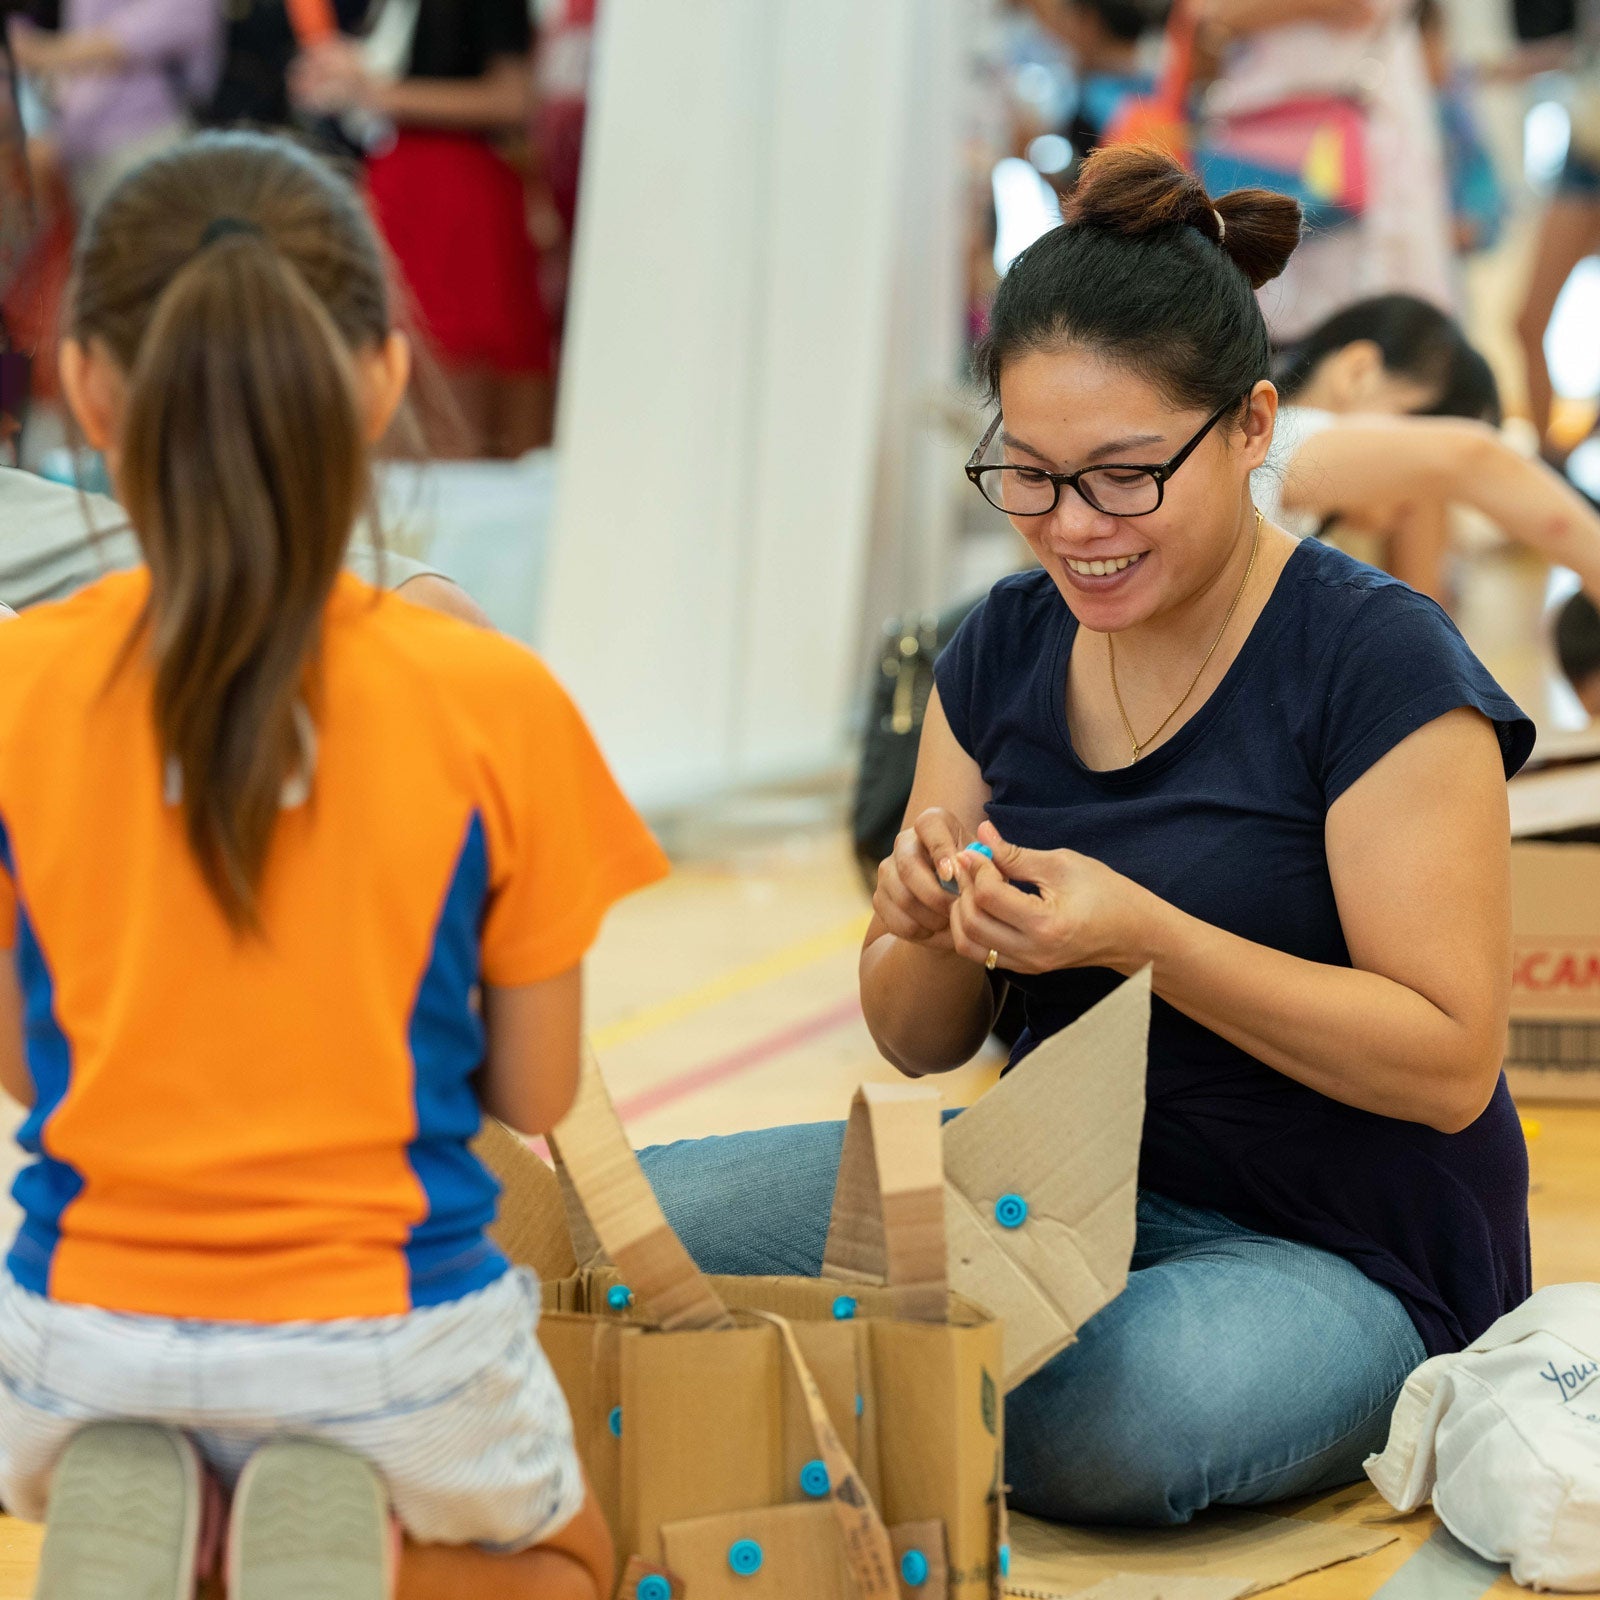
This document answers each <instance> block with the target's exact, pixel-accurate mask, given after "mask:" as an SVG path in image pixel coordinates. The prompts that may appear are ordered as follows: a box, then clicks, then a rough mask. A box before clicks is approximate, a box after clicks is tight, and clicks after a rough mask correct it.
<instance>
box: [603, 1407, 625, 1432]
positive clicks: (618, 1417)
mask: <svg viewBox="0 0 1600 1600" xmlns="http://www.w3.org/2000/svg"><path fill="white" fill-rule="evenodd" d="M606 1426H607V1427H608V1428H609V1429H610V1430H611V1433H612V1436H613V1437H614V1438H617V1439H620V1438H621V1437H622V1407H621V1406H612V1408H611V1415H610V1416H609V1417H607V1418H606Z"/></svg>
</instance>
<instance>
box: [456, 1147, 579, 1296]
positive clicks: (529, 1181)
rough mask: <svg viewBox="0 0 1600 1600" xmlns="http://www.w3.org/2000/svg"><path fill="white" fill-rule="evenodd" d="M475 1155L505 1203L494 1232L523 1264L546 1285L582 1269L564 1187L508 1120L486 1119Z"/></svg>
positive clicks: (491, 1233) (512, 1257)
mask: <svg viewBox="0 0 1600 1600" xmlns="http://www.w3.org/2000/svg"><path fill="white" fill-rule="evenodd" d="M472 1153H473V1154H474V1155H475V1156H477V1158H478V1159H479V1160H480V1161H481V1162H482V1163H483V1164H484V1166H485V1167H487V1168H488V1169H489V1171H490V1172H491V1173H492V1174H493V1175H494V1178H495V1180H496V1181H497V1182H498V1183H499V1185H500V1205H499V1210H498V1212H497V1214H496V1217H495V1220H494V1223H493V1225H492V1226H491V1227H490V1229H489V1236H490V1238H492V1239H493V1240H494V1242H495V1243H496V1244H497V1245H499V1246H500V1248H501V1249H502V1250H503V1251H504V1252H505V1253H506V1255H507V1257H509V1259H510V1260H511V1261H512V1262H514V1263H515V1264H516V1265H517V1266H519V1267H531V1268H532V1269H533V1270H534V1271H535V1272H536V1273H537V1274H538V1275H539V1277H540V1279H541V1280H542V1281H544V1282H545V1283H552V1282H554V1281H555V1280H557V1279H559V1278H565V1277H569V1276H570V1275H571V1274H572V1273H573V1272H575V1271H576V1270H577V1265H578V1263H577V1257H576V1255H575V1254H574V1253H573V1249H572V1238H571V1235H570V1234H569V1233H568V1232H567V1224H566V1220H565V1216H564V1214H563V1210H562V1205H561V1185H560V1183H559V1181H558V1180H557V1178H556V1175H555V1173H553V1172H552V1171H551V1170H550V1168H549V1167H547V1166H546V1165H545V1164H544V1162H542V1161H541V1160H540V1159H539V1158H538V1156H536V1155H535V1154H534V1153H533V1151H531V1150H530V1149H529V1148H528V1146H527V1145H526V1144H525V1143H524V1142H523V1140H522V1138H521V1137H520V1135H518V1134H515V1133H513V1132H512V1131H511V1129H510V1128H508V1127H506V1125H505V1124H504V1123H503V1122H496V1121H495V1120H494V1119H493V1118H492V1117H485V1118H484V1119H483V1128H482V1129H481V1131H480V1132H479V1134H478V1137H477V1138H476V1139H474V1140H473V1141H472Z"/></svg>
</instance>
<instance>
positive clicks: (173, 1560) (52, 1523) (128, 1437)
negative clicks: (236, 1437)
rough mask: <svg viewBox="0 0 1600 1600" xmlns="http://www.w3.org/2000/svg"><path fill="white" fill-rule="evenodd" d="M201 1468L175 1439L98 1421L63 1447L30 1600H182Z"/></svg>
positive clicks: (190, 1575)
mask: <svg viewBox="0 0 1600 1600" xmlns="http://www.w3.org/2000/svg"><path fill="white" fill-rule="evenodd" d="M200 1484H201V1468H200V1458H199V1456H198V1455H197V1454H196V1453H195V1448H194V1446H193V1445H192V1444H190V1442H189V1441H188V1440H187V1439H185V1438H184V1437H183V1435H182V1434H179V1433H174V1432H172V1431H171V1430H170V1429H167V1428H158V1427H154V1426H152V1425H150V1424H146V1423H132V1422H102V1423H96V1424H94V1425H93V1426H91V1427H88V1428H85V1429H84V1430H83V1431H82V1432H81V1433H79V1434H77V1435H76V1436H75V1437H74V1438H73V1439H72V1441H71V1443H70V1444H68V1446H67V1448H66V1451H65V1453H64V1454H63V1455H62V1457H61V1461H60V1464H59V1465H58V1466H57V1467H56V1470H55V1475H54V1478H53V1480H52V1482H51V1485H50V1513H49V1520H48V1523H47V1525H46V1530H45V1537H44V1548H43V1550H42V1551H41V1553H40V1558H39V1575H38V1579H37V1581H36V1583H35V1586H34V1591H33V1593H34V1600H189V1597H190V1596H191V1595H193V1593H194V1563H195V1549H196V1545H197V1543H198V1540H199V1535H200V1510H201V1493H200Z"/></svg>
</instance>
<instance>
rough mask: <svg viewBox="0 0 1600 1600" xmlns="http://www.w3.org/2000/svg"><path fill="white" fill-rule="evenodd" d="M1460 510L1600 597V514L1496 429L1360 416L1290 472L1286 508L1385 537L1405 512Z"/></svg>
mask: <svg viewBox="0 0 1600 1600" xmlns="http://www.w3.org/2000/svg"><path fill="white" fill-rule="evenodd" d="M1430 502H1431V503H1446V502H1455V503H1458V504H1461V505H1469V506H1473V507H1475V508H1476V509H1477V510H1479V511H1481V512H1482V513H1483V514H1484V515H1485V516H1486V517H1488V519H1489V520H1490V521H1491V522H1493V523H1494V524H1495V525H1496V527H1498V528H1499V529H1500V530H1501V532H1502V533H1504V534H1505V536H1506V537H1507V538H1508V539H1513V540H1515V541H1516V542H1517V543H1518V544H1524V545H1527V546H1528V548H1529V549H1531V550H1535V551H1537V552H1538V553H1539V554H1540V555H1542V556H1543V557H1544V558H1545V559H1546V560H1547V561H1552V562H1554V563H1556V564H1557V565H1559V566H1563V567H1570V568H1571V569H1572V570H1573V571H1574V572H1576V573H1577V574H1578V577H1579V578H1580V579H1581V580H1582V582H1583V586H1584V588H1585V589H1587V590H1588V591H1589V593H1590V594H1592V595H1597V596H1600V515H1597V514H1596V512H1595V510H1594V508H1593V507H1592V506H1591V505H1590V504H1589V502H1588V501H1587V500H1585V499H1584V498H1583V496H1582V495H1580V494H1579V493H1578V492H1577V491H1576V490H1575V489H1574V488H1572V486H1571V485H1570V484H1569V483H1567V481H1566V480H1565V479H1564V478H1563V477H1561V476H1560V474H1559V473H1556V472H1553V471H1552V470H1551V469H1550V468H1549V467H1547V466H1545V465H1544V463H1543V462H1541V461H1533V460H1529V459H1528V458H1527V457H1526V456H1523V455H1519V454H1518V453H1517V451H1516V450H1514V449H1513V448H1512V447H1511V446H1510V445H1509V444H1507V443H1506V441H1505V440H1504V439H1502V438H1501V437H1500V435H1499V433H1497V432H1496V431H1495V430H1494V429H1493V428H1491V427H1489V426H1488V425H1487V424H1486V423H1481V422H1470V421H1467V420H1466V419H1464V418H1456V417H1352V418H1349V419H1347V420H1343V421H1340V422H1339V423H1337V424H1336V425H1335V426H1333V427H1331V428H1324V429H1323V430H1322V431H1321V432H1320V433H1315V434H1313V435H1312V436H1311V437H1310V438H1309V439H1307V440H1306V441H1305V443H1304V444H1302V445H1301V446H1300V447H1299V448H1298V449H1297V450H1296V451H1295V453H1294V456H1293V458H1292V459H1291V460H1290V461H1289V464H1288V466H1287V468H1286V469H1285V472H1284V483H1283V503H1284V505H1285V506H1286V507H1287V508H1289V509H1291V510H1295V511H1306V512H1310V513H1312V514H1314V515H1317V516H1335V515H1342V516H1347V517H1351V518H1354V519H1356V520H1360V521H1366V522H1368V523H1370V524H1373V525H1375V526H1378V527H1380V528H1387V527H1389V526H1391V525H1392V524H1393V519H1394V517H1395V515H1396V513H1399V512H1403V511H1405V510H1406V509H1407V508H1408V507H1411V506H1415V505H1418V504H1426V503H1430Z"/></svg>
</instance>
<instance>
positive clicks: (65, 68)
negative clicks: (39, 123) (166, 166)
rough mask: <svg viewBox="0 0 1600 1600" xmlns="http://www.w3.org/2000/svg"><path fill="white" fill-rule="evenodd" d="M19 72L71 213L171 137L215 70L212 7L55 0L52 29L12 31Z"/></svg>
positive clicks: (218, 21)
mask: <svg viewBox="0 0 1600 1600" xmlns="http://www.w3.org/2000/svg"><path fill="white" fill-rule="evenodd" d="M10 32H11V49H12V55H13V57H14V58H15V60H16V63H17V66H18V68H19V69H20V70H21V71H22V72H24V73H26V74H28V75H29V76H30V77H32V78H34V79H36V80H38V81H39V82H40V83H41V84H42V85H43V86H44V87H45V89H46V91H47V93H48V94H49V96H50V99H51V101H52V103H53V105H54V108H55V112H56V123H55V135H56V140H57V143H58V146H59V150H60V155H61V160H62V162H63V164H64V166H65V167H66V170H67V175H68V178H69V181H70V182H71V185H72V191H73V197H74V200H75V201H76V203H77V208H78V211H79V214H80V215H82V214H84V213H87V212H88V211H90V210H92V209H93V208H94V206H95V204H96V203H97V202H98V201H99V199H100V197H101V196H102V195H104V194H105V193H106V192H107V191H108V190H109V189H110V188H111V186H112V185H113V184H114V183H115V182H116V181H117V179H118V178H119V177H121V176H122V174H123V173H125V172H128V171H130V170H131V169H132V168H133V167H135V166H137V165H138V164H139V162H140V161H142V160H143V159H144V158H145V157H146V156H149V155H154V154H155V153H156V151H158V150H160V149H162V148H163V147H164V146H166V145H168V144H170V143H172V142H174V141H175V140H177V139H178V138H180V137H181V136H182V135H183V133H184V132H185V131H186V130H187V128H188V126H189V120H190V119H189V108H190V105H191V104H194V103H197V102H199V101H201V100H203V99H204V98H206V97H207V96H208V95H209V93H210V91H211V89H212V87H213V86H214V84H215V81H216V76H217V72H218V69H219V67H220V64H221V50H222V7H221V6H219V5H217V4H216V0H63V4H62V7H61V26H60V29H59V30H58V31H56V32H47V31H45V30H44V29H41V28H37V27H34V26H32V25H31V24H29V23H28V22H26V21H24V20H20V19H18V20H13V22H12V24H11V30H10Z"/></svg>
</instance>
